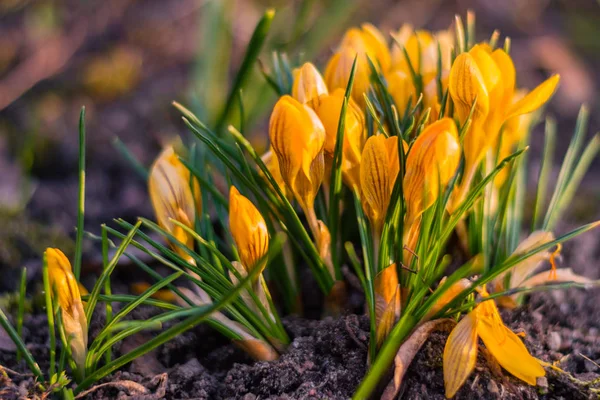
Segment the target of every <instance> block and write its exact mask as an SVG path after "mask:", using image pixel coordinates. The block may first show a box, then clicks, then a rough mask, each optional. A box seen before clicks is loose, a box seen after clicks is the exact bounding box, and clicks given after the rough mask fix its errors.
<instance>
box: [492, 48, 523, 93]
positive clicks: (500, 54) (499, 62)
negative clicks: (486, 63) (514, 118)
mask: <svg viewBox="0 0 600 400" xmlns="http://www.w3.org/2000/svg"><path fill="white" fill-rule="evenodd" d="M491 56H492V59H493V60H494V62H495V63H496V66H497V67H498V69H499V70H500V76H501V77H502V78H501V81H500V83H501V85H502V86H503V88H504V93H503V96H502V99H501V101H502V104H510V103H511V101H512V96H513V94H514V91H515V83H516V79H517V78H516V75H517V74H516V71H515V65H514V64H513V61H512V58H510V56H509V55H508V54H506V52H505V51H504V50H502V49H496V50H494V52H493V53H492V55H491Z"/></svg>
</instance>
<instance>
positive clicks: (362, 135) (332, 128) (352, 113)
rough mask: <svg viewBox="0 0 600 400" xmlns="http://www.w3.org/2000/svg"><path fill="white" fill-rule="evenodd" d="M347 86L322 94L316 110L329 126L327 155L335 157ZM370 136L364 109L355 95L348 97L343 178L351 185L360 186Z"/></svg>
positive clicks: (326, 146)
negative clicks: (366, 127) (363, 155)
mask: <svg viewBox="0 0 600 400" xmlns="http://www.w3.org/2000/svg"><path fill="white" fill-rule="evenodd" d="M344 94H345V91H344V90H343V89H336V90H334V91H333V93H331V94H328V95H322V96H320V97H319V98H318V100H317V101H316V102H315V108H314V110H315V112H316V113H317V115H318V116H319V119H320V120H321V122H322V123H323V126H324V127H325V147H324V151H325V157H326V158H327V159H328V160H329V164H331V162H332V161H333V156H334V153H335V145H336V141H337V131H338V125H339V122H340V113H341V111H342V105H343V103H344ZM365 140H366V129H365V119H364V116H363V112H362V111H361V109H360V108H359V107H358V105H357V104H356V102H354V100H352V98H350V99H349V101H348V107H347V108H346V115H345V119H344V144H343V146H342V178H343V179H344V182H345V183H346V185H348V186H349V187H350V188H354V187H359V186H360V162H361V153H362V149H363V147H364V144H365Z"/></svg>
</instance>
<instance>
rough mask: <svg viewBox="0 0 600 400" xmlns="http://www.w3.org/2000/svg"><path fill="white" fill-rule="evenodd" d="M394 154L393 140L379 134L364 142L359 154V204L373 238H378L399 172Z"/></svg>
mask: <svg viewBox="0 0 600 400" xmlns="http://www.w3.org/2000/svg"><path fill="white" fill-rule="evenodd" d="M403 146H404V151H406V150H407V145H406V143H403ZM398 151H399V149H398V137H397V136H391V137H389V138H386V137H385V136H384V135H382V134H379V135H375V136H371V137H370V138H368V139H367V142H366V144H365V147H364V149H363V152H362V163H361V168H360V188H361V190H362V198H361V200H362V205H363V209H364V210H365V214H366V215H367V217H368V218H369V221H370V222H371V225H372V226H373V228H374V231H375V234H376V235H379V234H380V233H381V230H382V228H383V223H384V221H385V216H386V213H387V209H388V206H389V203H390V197H391V195H392V191H393V190H394V184H395V183H396V177H397V176H398V172H399V171H400V159H399V153H398Z"/></svg>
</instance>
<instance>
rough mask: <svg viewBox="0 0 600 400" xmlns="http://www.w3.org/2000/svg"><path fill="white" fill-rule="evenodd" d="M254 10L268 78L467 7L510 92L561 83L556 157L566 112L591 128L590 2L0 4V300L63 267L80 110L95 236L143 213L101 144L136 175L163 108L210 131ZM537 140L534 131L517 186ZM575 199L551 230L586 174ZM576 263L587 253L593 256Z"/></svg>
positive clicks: (577, 218)
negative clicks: (508, 51)
mask: <svg viewBox="0 0 600 400" xmlns="http://www.w3.org/2000/svg"><path fill="white" fill-rule="evenodd" d="M267 7H274V8H275V9H276V11H277V14H276V16H275V20H274V23H273V27H272V30H271V33H270V35H269V41H268V43H267V45H266V47H265V49H264V51H263V54H262V55H261V57H260V58H261V60H262V61H263V62H264V63H265V64H267V65H270V60H271V52H272V51H273V50H278V51H283V52H286V53H288V54H289V57H290V61H291V63H292V65H297V64H298V63H299V62H301V61H305V60H316V64H317V66H319V67H320V68H323V66H324V64H325V62H326V60H327V58H328V57H329V56H330V55H331V53H332V49H333V47H334V46H335V44H336V43H337V40H339V38H340V36H341V34H342V33H343V31H344V30H345V29H346V28H348V27H349V26H351V25H353V24H359V23H361V22H367V21H368V22H372V23H373V24H375V25H376V26H378V27H379V28H380V29H381V30H382V31H383V32H384V33H387V32H389V30H392V29H393V30H396V29H398V28H399V27H400V26H401V25H402V24H403V23H405V22H410V23H411V24H412V25H413V26H414V27H415V28H421V27H423V28H428V29H432V30H441V29H446V28H448V26H449V25H450V24H451V23H452V21H453V19H454V15H455V14H457V13H458V14H461V15H463V16H464V15H465V12H466V10H467V9H472V10H474V11H475V12H476V16H477V32H478V36H477V39H478V40H487V39H488V38H489V36H490V34H491V33H492V31H493V30H494V29H499V30H500V32H501V34H502V36H505V35H506V36H510V37H511V38H512V55H513V58H514V60H515V64H516V69H517V76H518V84H519V86H522V87H528V88H532V87H534V86H535V85H537V84H538V83H540V82H541V81H542V80H543V79H545V78H546V77H547V76H549V75H550V74H552V73H560V74H561V75H562V79H561V85H560V88H559V90H558V92H557V93H556V95H555V97H554V99H553V100H552V102H551V104H550V106H549V107H548V108H547V114H550V115H553V116H554V117H555V118H556V120H557V121H558V127H559V131H558V132H559V135H558V136H559V146H558V150H559V151H560V152H561V153H563V152H564V151H565V150H566V146H567V144H568V141H569V140H570V137H571V133H572V131H573V128H574V120H575V117H576V115H577V112H578V109H579V106H580V104H582V103H587V104H588V105H589V106H590V110H591V115H592V118H591V123H590V127H589V129H588V134H589V135H591V134H592V133H594V132H596V131H597V130H598V128H599V126H600V118H599V117H598V115H600V114H599V113H598V111H600V110H599V107H598V104H597V99H596V97H597V96H596V93H597V88H598V85H600V82H599V74H600V68H599V67H600V41H599V40H598V37H600V36H599V35H600V5H599V3H598V2H597V1H595V0H562V1H558V0H555V1H552V0H527V1H525V0H521V1H519V0H505V1H495V0H479V1H477V0H452V1H441V0H406V1H403V0H395V1H386V0H362V1H350V0H324V1H317V0H297V1H283V0H281V1H267V0H263V1H259V0H255V1H253V0H237V1H236V0H212V1H210V0H204V1H199V0H102V1H100V0H87V1H84V0H61V1H58V0H56V1H51V0H1V1H0V171H1V174H2V175H1V178H0V272H1V274H2V277H3V279H2V280H0V290H6V289H8V288H9V287H11V286H13V285H14V282H15V280H14V279H12V277H13V276H14V277H16V276H17V275H18V273H19V268H20V267H22V266H24V265H27V266H28V267H30V274H34V273H35V266H37V265H39V264H40V262H39V258H40V256H41V253H42V251H43V249H44V248H45V247H47V246H53V247H55V246H56V247H61V248H62V249H63V250H65V253H67V255H69V256H70V255H72V249H73V243H72V237H73V236H74V226H75V223H76V222H75V221H76V213H77V207H76V203H77V157H78V150H77V138H78V134H77V126H78V116H79V111H80V108H81V106H85V107H86V111H87V118H86V124H87V133H88V135H87V149H88V159H87V185H86V186H87V187H86V189H87V198H86V229H87V230H89V231H91V232H98V231H99V224H100V223H104V222H109V221H110V219H111V218H114V217H124V218H128V219H133V218H135V217H137V216H139V215H142V216H150V215H151V208H150V203H149V201H148V199H147V194H146V184H145V182H144V180H143V179H141V178H140V176H139V175H138V174H136V172H135V171H134V169H133V168H132V166H131V164H130V163H129V162H127V161H126V160H125V159H124V157H123V156H122V155H121V153H120V152H119V151H118V150H117V148H116V147H115V145H114V140H115V138H116V137H118V138H119V139H120V140H121V141H122V143H123V144H124V145H125V146H126V147H127V148H128V149H129V150H130V151H131V153H132V154H133V155H134V156H135V157H136V158H137V159H138V160H139V161H140V162H141V163H142V164H143V165H145V166H147V165H149V164H150V163H151V162H152V160H153V159H154V157H155V156H156V155H157V153H158V151H159V149H160V147H161V145H162V144H164V143H166V142H168V141H170V140H172V139H173V138H174V137H175V136H177V135H184V136H185V135H186V133H185V129H184V127H183V124H182V123H181V121H180V119H179V113H178V112H177V111H176V110H175V109H174V108H173V107H172V106H171V102H172V101H173V100H177V101H179V102H181V103H183V104H185V105H187V106H189V107H190V108H191V109H192V110H193V111H194V112H196V113H198V115H200V116H201V117H202V119H203V120H204V121H207V122H209V123H214V122H215V118H216V116H217V115H218V114H219V113H220V111H221V107H222V104H223V102H224V100H225V97H226V96H227V94H228V89H229V87H230V84H231V79H232V77H233V76H235V73H236V71H237V70H238V68H239V64H240V62H241V59H242V57H243V55H244V51H245V49H246V46H247V43H248V40H249V38H250V36H251V34H252V31H253V29H254V27H255V24H256V22H257V21H258V19H259V18H260V17H261V15H262V13H263V12H264V10H265V8H267ZM227 66H230V67H227ZM254 72H255V76H254V78H253V79H252V82H251V84H249V85H248V87H245V88H244V102H245V107H246V112H247V116H248V124H247V131H249V132H252V134H253V135H254V136H253V137H254V142H255V144H256V146H257V147H259V148H260V147H261V146H263V147H264V146H266V128H267V124H266V117H267V116H268V113H269V110H270V107H272V105H273V104H274V101H275V96H274V93H273V91H272V90H271V89H270V88H268V87H266V85H265V82H264V78H263V77H262V76H261V75H260V73H259V72H258V68H255V71H254ZM542 131H543V129H540V127H537V128H536V129H535V131H534V137H533V143H534V145H533V154H534V157H533V161H532V165H531V167H532V168H531V176H532V177H535V176H537V169H538V167H539V165H538V164H539V163H537V162H536V158H535V155H536V154H539V152H540V149H541V148H542V138H543V136H542ZM561 157H562V154H561V156H560V157H557V159H558V160H561V159H562V158H561ZM556 172H557V171H556ZM580 193H581V195H580V196H577V197H576V200H575V201H574V203H573V206H572V208H571V209H570V210H569V214H570V215H569V216H567V217H566V218H567V219H569V220H570V221H573V222H581V221H583V222H589V221H591V220H593V219H594V218H596V219H597V218H599V217H600V215H599V209H600V208H599V207H598V201H599V200H600V163H598V161H596V162H595V163H594V165H593V166H592V168H591V171H590V173H589V174H588V176H587V178H586V180H585V181H584V183H583V185H582V190H581V192H580ZM591 235H595V236H596V237H597V236H598V235H597V234H594V233H592V234H591ZM597 241H598V240H597V238H596V242H597ZM596 242H594V243H596ZM88 245H89V243H88ZM588 247H589V246H588ZM590 251H595V252H599V251H600V250H598V246H596V245H594V246H593V250H590ZM87 254H88V255H87V257H88V258H93V257H94V254H93V252H88V253H87ZM598 257H600V254H597V253H596V254H595V255H594V258H593V259H598ZM592 278H593V277H592Z"/></svg>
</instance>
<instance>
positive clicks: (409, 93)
mask: <svg viewBox="0 0 600 400" xmlns="http://www.w3.org/2000/svg"><path fill="white" fill-rule="evenodd" d="M386 79H387V82H388V91H389V92H390V94H391V95H392V99H394V103H395V104H396V109H397V110H398V115H399V116H402V115H404V112H405V110H406V107H407V106H408V102H409V100H410V101H411V104H412V105H413V106H414V105H415V104H416V102H417V98H418V95H417V91H416V90H415V84H414V82H413V79H412V77H411V76H410V74H408V73H407V72H404V71H401V70H396V71H393V72H390V73H389V74H388V75H387V76H386Z"/></svg>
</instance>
